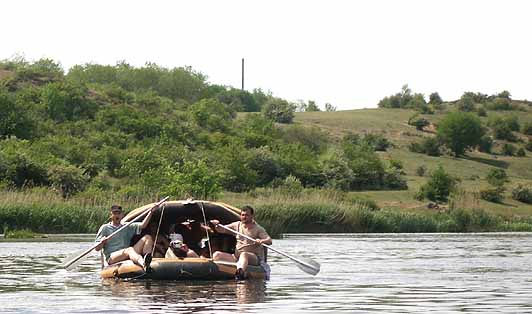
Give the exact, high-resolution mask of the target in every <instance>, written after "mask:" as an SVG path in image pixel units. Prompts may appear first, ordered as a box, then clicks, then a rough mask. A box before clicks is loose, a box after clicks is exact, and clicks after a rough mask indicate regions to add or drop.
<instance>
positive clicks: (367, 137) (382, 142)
mask: <svg viewBox="0 0 532 314" xmlns="http://www.w3.org/2000/svg"><path fill="white" fill-rule="evenodd" d="M362 141H364V142H366V143H368V144H369V145H370V146H372V147H373V149H375V150H376V151H386V150H387V149H388V148H389V147H390V146H392V143H391V142H390V141H388V139H387V138H385V137H384V136H383V135H382V134H375V133H367V134H364V137H362Z"/></svg>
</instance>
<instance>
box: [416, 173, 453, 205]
mask: <svg viewBox="0 0 532 314" xmlns="http://www.w3.org/2000/svg"><path fill="white" fill-rule="evenodd" d="M455 186H456V179H455V178H453V177H452V176H450V175H449V174H448V173H447V172H445V170H444V169H443V167H442V166H439V167H438V168H437V169H436V170H435V171H434V172H433V173H432V174H431V176H430V179H429V181H428V182H427V183H425V184H424V185H422V186H421V188H420V190H419V192H418V194H417V195H416V198H417V199H419V200H423V199H425V198H427V199H429V200H431V201H434V202H447V199H448V197H449V194H450V193H451V192H452V191H453V190H454V188H455Z"/></svg>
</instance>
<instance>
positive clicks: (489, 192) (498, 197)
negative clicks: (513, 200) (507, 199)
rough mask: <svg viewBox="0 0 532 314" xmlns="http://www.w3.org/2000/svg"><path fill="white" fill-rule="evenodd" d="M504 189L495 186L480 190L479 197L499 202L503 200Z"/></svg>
mask: <svg viewBox="0 0 532 314" xmlns="http://www.w3.org/2000/svg"><path fill="white" fill-rule="evenodd" d="M503 193H504V189H503V188H501V187H497V188H494V189H486V190H481V191H480V198H482V199H483V200H485V201H488V202H492V203H501V202H502V200H503Z"/></svg>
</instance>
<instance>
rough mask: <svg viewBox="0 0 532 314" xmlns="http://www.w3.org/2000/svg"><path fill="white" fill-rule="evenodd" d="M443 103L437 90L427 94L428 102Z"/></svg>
mask: <svg viewBox="0 0 532 314" xmlns="http://www.w3.org/2000/svg"><path fill="white" fill-rule="evenodd" d="M442 103H443V100H442V99H441V97H440V94H438V93H437V92H434V93H431V94H430V95H429V104H433V105H441V104H442Z"/></svg>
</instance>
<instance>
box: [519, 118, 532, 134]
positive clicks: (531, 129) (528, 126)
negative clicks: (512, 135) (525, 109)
mask: <svg viewBox="0 0 532 314" xmlns="http://www.w3.org/2000/svg"><path fill="white" fill-rule="evenodd" d="M521 133H523V134H526V135H532V121H527V122H525V123H524V124H523V127H522V128H521Z"/></svg>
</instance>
